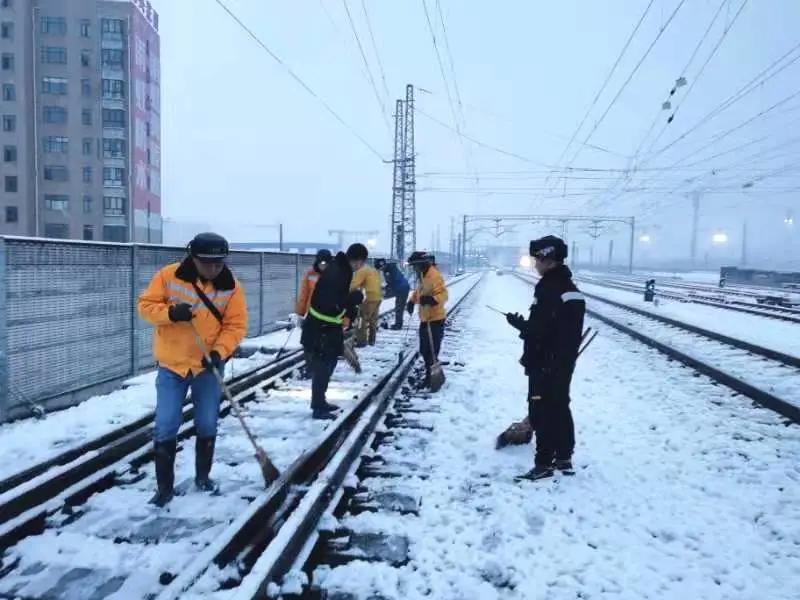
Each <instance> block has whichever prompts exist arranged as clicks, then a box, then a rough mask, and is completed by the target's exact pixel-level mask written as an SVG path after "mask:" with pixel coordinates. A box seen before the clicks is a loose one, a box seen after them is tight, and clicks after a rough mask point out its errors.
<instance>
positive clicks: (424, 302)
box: [419, 296, 439, 306]
mask: <svg viewBox="0 0 800 600" xmlns="http://www.w3.org/2000/svg"><path fill="white" fill-rule="evenodd" d="M419 304H420V306H436V305H438V304H439V303H438V302H437V301H436V298H434V297H433V296H422V297H421V298H420V299H419Z"/></svg>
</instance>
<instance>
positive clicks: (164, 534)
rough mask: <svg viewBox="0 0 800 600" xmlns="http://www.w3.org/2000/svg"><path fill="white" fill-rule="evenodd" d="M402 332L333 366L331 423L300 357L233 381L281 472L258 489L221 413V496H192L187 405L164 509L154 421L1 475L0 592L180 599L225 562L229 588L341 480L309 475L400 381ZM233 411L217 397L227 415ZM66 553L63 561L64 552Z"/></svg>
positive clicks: (462, 289)
mask: <svg viewBox="0 0 800 600" xmlns="http://www.w3.org/2000/svg"><path fill="white" fill-rule="evenodd" d="M477 281H478V278H476V277H467V278H464V279H462V280H460V281H458V282H451V283H450V286H451V289H452V293H453V295H458V294H459V293H461V294H462V295H463V297H466V295H468V293H469V292H470V291H471V290H472V289H474V287H475V285H477ZM407 333H408V332H407V331H406V332H404V331H400V332H393V331H382V332H381V336H380V342H381V345H380V346H376V347H374V348H371V349H369V350H367V351H365V352H364V353H363V355H362V362H363V366H364V373H363V374H362V375H361V376H360V377H356V376H354V375H352V374H350V373H349V372H342V370H343V369H344V367H342V368H340V370H339V376H338V379H339V381H336V380H334V382H333V383H332V386H331V393H330V394H329V399H330V400H331V401H333V402H339V403H340V404H342V405H343V408H344V411H343V413H342V415H341V416H340V418H339V419H337V420H336V421H334V422H333V423H332V424H331V425H330V427H328V428H327V429H323V427H324V426H325V425H323V424H322V423H320V422H315V421H312V420H311V419H309V418H308V408H307V406H308V394H309V390H308V385H300V383H299V382H298V381H296V380H294V379H291V375H292V373H294V372H295V371H296V370H297V368H298V367H299V366H300V365H301V363H302V360H303V359H302V353H301V352H294V353H291V354H289V355H287V356H286V357H284V358H283V359H281V360H280V361H279V362H277V363H275V364H274V365H268V366H266V367H263V368H260V369H256V370H255V371H254V372H251V373H248V374H246V375H242V376H240V377H239V378H237V379H236V380H235V381H234V382H233V389H234V394H235V395H236V396H237V399H238V400H239V402H241V403H242V404H243V405H244V407H245V410H246V411H247V412H248V413H249V415H248V416H249V419H250V420H251V422H252V423H253V426H254V428H255V430H256V431H258V432H259V435H260V436H262V437H263V438H264V442H265V445H266V447H267V451H268V452H269V453H270V455H271V456H274V458H275V461H276V463H277V464H278V466H279V467H280V468H281V471H282V473H283V474H282V476H281V478H280V479H279V480H278V481H277V482H276V483H274V484H273V485H272V486H271V487H270V488H269V489H268V490H266V491H265V490H264V489H263V482H260V481H259V480H260V473H259V470H258V466H257V465H256V464H255V462H254V461H253V460H252V457H251V456H250V450H249V449H248V448H247V446H246V444H245V443H244V442H243V439H242V436H241V433H240V432H239V431H238V427H237V426H236V424H235V423H233V419H221V421H220V433H219V437H218V450H217V461H216V462H215V473H216V475H215V477H216V478H218V479H219V480H220V483H221V484H222V486H223V490H225V495H224V496H220V497H210V496H208V495H202V494H199V493H193V492H192V491H190V488H191V486H190V485H189V484H190V483H191V476H190V474H191V472H192V469H191V465H190V464H188V463H189V462H190V461H188V460H187V459H186V456H187V455H190V454H191V451H189V452H187V451H186V450H187V447H186V446H187V445H186V443H185V441H186V440H188V439H189V438H190V437H191V436H192V434H193V425H192V424H191V423H190V422H189V421H190V417H191V411H192V408H191V407H190V406H187V407H185V409H184V424H183V425H182V427H181V430H180V433H179V437H180V439H181V440H182V451H181V452H179V455H178V460H177V461H176V462H177V464H176V482H178V483H177V490H178V491H179V492H182V493H184V495H183V496H180V497H178V498H176V500H175V501H174V502H173V503H172V504H171V505H170V507H169V509H168V510H167V511H163V512H160V513H159V512H158V511H156V510H155V509H154V508H152V507H149V506H147V504H146V501H147V496H148V494H149V492H150V491H151V490H152V487H153V483H152V476H151V475H150V474H149V472H145V470H144V469H142V466H144V465H145V464H146V463H148V462H149V460H150V458H151V456H150V454H151V450H150V441H151V427H152V415H148V416H145V417H143V418H142V419H140V420H138V421H137V422H136V423H132V424H129V425H128V426H126V427H124V428H120V430H118V431H116V432H113V434H109V435H106V436H103V437H102V438H99V439H97V440H93V441H91V442H87V443H85V444H83V445H82V446H80V447H79V448H73V449H71V450H69V451H67V452H65V453H63V454H62V455H59V456H57V457H53V458H52V459H49V460H48V461H45V462H44V463H42V464H39V465H36V466H35V467H31V468H28V469H26V470H25V471H24V472H20V473H18V474H16V475H14V476H12V477H9V478H8V479H6V480H4V481H3V482H2V483H1V484H0V485H2V487H0V515H2V519H0V522H1V523H2V525H0V541H2V545H3V549H4V550H5V552H4V554H3V557H2V563H0V597H2V596H4V595H11V596H12V597H19V598H39V597H42V596H46V597H48V598H49V597H52V598H62V597H63V598H72V597H79V596H75V595H74V593H75V590H76V589H77V588H76V586H77V585H78V583H77V582H78V581H80V582H81V584H80V585H81V586H83V587H81V589H84V590H87V589H88V590H91V589H92V588H93V587H94V589H95V590H96V592H97V594H100V595H98V596H96V597H98V598H101V597H105V595H107V594H111V593H117V594H122V597H148V598H151V597H156V595H159V596H158V597H160V598H169V597H184V596H183V590H184V589H188V587H192V586H196V584H197V583H198V580H201V583H202V581H205V579H207V578H208V577H211V576H212V575H210V574H209V573H210V572H213V574H214V576H216V575H219V569H220V565H223V568H227V569H229V570H230V572H231V575H230V576H228V575H225V576H223V577H222V585H223V587H225V586H226V585H228V586H229V585H231V583H230V581H229V580H235V579H237V578H238V577H240V576H241V573H243V572H246V571H247V570H248V568H249V566H252V564H254V563H255V560H256V558H257V557H258V556H259V555H260V551H261V550H263V549H264V548H265V547H266V545H267V543H268V542H270V541H272V540H273V539H274V538H275V537H276V533H277V532H278V531H279V530H280V529H281V525H282V524H283V523H284V521H285V519H286V518H288V516H289V515H290V514H291V513H293V511H294V510H295V509H296V508H297V507H298V505H299V503H300V501H301V500H303V499H305V498H308V497H310V496H309V490H314V489H317V488H315V487H314V486H317V487H319V486H318V484H319V482H320V481H324V482H327V483H326V485H328V486H332V485H334V484H335V482H336V481H337V479H336V477H331V478H329V479H328V478H324V479H320V478H318V477H317V476H318V475H319V474H320V473H322V471H323V469H325V468H326V465H330V464H333V463H332V461H333V462H336V461H335V460H334V457H336V456H339V455H340V454H341V453H342V452H344V451H343V450H342V448H343V447H345V446H346V445H347V444H348V443H349V442H348V440H350V439H351V437H352V436H353V435H356V433H355V432H357V431H359V430H360V429H361V428H362V427H364V425H363V423H364V422H365V421H364V419H365V418H366V417H365V415H367V414H368V413H370V414H371V411H372V407H374V406H376V404H380V403H381V402H382V401H383V399H384V398H385V397H388V396H390V395H391V394H392V393H393V391H394V390H395V389H396V388H397V386H399V385H400V383H401V382H402V381H403V379H404V377H405V375H406V374H407V372H408V370H409V369H410V367H411V365H412V364H413V361H414V359H413V353H412V354H404V349H405V347H406V346H407V345H408V343H413V342H414V341H415V338H416V336H413V337H411V336H410V335H407ZM398 356H399V359H398ZM268 393H269V399H268V400H269V401H266V402H265V399H266V398H267V394H268ZM228 410H230V407H228V406H226V405H223V407H222V409H221V415H222V416H224V415H225V414H227V411H228ZM359 435H360V434H359ZM353 443H355V442H353ZM353 447H355V446H353ZM303 448H306V449H305V450H303ZM300 450H302V452H301V451H300ZM298 454H299V456H298ZM344 455H347V456H349V454H348V453H347V452H344ZM344 455H343V456H344ZM336 460H338V459H336ZM147 471H149V469H147ZM326 473H327V471H326ZM309 486H310V487H309ZM326 489H327V488H326ZM323 495H324V494H323ZM115 507H116V508H119V511H115V510H114V509H115ZM115 512H121V513H122V514H115ZM176 548H179V549H180V550H182V552H177V553H176V552H175V549H176ZM87 549H89V550H87ZM87 553H89V554H91V555H92V556H91V557H86V556H84V555H85V554H87ZM71 555H73V559H70V560H64V558H60V557H64V556H71ZM179 555H180V556H181V558H182V560H181V558H179ZM193 555H196V556H195V558H194V559H193V560H190V556H193ZM75 556H77V557H78V558H77V559H75ZM98 556H102V557H103V558H102V560H99V559H98V558H97V557H98ZM82 559H86V560H82ZM82 564H85V565H86V566H81V565H82ZM233 573H236V575H233ZM191 574H193V575H191ZM176 576H177V577H176ZM187 578H188V579H187ZM171 590H180V591H179V592H173V591H171ZM80 597H94V596H90V595H86V596H80Z"/></svg>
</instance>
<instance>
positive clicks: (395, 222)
mask: <svg viewBox="0 0 800 600" xmlns="http://www.w3.org/2000/svg"><path fill="white" fill-rule="evenodd" d="M404 140H405V134H404V128H403V101H402V100H398V101H397V103H396V105H395V112H394V160H393V161H392V162H393V163H394V168H393V173H392V219H391V220H392V223H391V227H390V228H389V233H390V235H391V236H392V246H391V252H390V255H391V256H392V258H395V259H397V260H398V261H399V262H402V261H403V260H405V255H404V252H405V239H404V236H403V232H404V230H405V226H404V222H405V212H404V208H405V197H404V189H405V186H404V182H405V148H404V146H403V141H404Z"/></svg>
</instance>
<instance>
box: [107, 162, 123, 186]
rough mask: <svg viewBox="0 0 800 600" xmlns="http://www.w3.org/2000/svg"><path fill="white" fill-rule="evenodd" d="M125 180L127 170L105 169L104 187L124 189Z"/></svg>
mask: <svg viewBox="0 0 800 600" xmlns="http://www.w3.org/2000/svg"><path fill="white" fill-rule="evenodd" d="M124 180H125V169H122V168H120V167H103V185H106V186H111V187H122V186H123V181H124Z"/></svg>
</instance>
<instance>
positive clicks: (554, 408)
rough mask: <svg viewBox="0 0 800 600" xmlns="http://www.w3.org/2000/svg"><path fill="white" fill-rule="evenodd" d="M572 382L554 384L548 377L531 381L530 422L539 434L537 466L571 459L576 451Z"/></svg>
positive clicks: (537, 438)
mask: <svg viewBox="0 0 800 600" xmlns="http://www.w3.org/2000/svg"><path fill="white" fill-rule="evenodd" d="M569 379H571V377H570V378H568V379H567V381H561V382H554V381H551V380H549V378H548V377H542V376H538V377H534V376H529V377H528V418H529V419H530V422H531V425H533V430H534V432H535V433H536V457H535V462H536V464H537V465H550V464H551V463H552V462H553V459H554V458H555V459H570V458H572V452H573V451H574V450H575V424H574V422H573V421H572V411H571V410H570V408H569V402H570V397H569Z"/></svg>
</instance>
